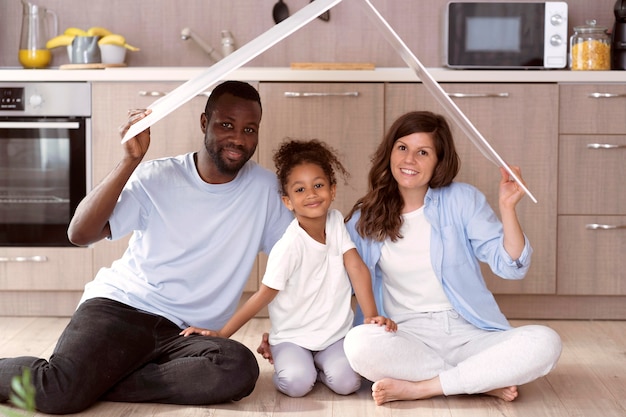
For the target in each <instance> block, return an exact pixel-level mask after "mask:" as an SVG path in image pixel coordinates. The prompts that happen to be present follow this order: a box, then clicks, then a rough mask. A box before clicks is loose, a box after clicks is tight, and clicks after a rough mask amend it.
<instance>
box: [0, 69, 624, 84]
mask: <svg viewBox="0 0 626 417" xmlns="http://www.w3.org/2000/svg"><path fill="white" fill-rule="evenodd" d="M205 70H206V68H204V67H123V68H119V67H116V68H105V69H63V70H61V69H58V68H56V69H55V68H51V69H37V70H33V69H29V70H25V69H0V82H27V81H33V82H35V81H37V82H40V81H91V82H110V81H120V82H123V81H187V80H189V79H191V78H193V77H195V76H196V75H198V74H200V73H202V72H203V71H205ZM428 71H429V73H430V74H431V75H432V76H433V78H434V79H435V80H437V81H438V82H491V83H493V82H561V83H570V82H571V83H579V82H585V83H598V82H626V71H569V70H520V71H518V70H457V69H446V68H428ZM226 78H228V79H234V80H241V81H285V82H289V81H294V82H297V81H302V82H307V81H309V82H415V81H419V78H418V77H417V75H416V74H415V72H413V70H411V69H410V68H377V69H375V70H292V69H290V68H288V67H256V68H253V67H243V68H239V69H237V70H235V71H233V72H232V73H230V74H229V75H228V76H227V77H226Z"/></svg>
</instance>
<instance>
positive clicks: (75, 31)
mask: <svg viewBox="0 0 626 417" xmlns="http://www.w3.org/2000/svg"><path fill="white" fill-rule="evenodd" d="M63 34H64V35H69V36H88V35H87V32H85V31H84V30H82V29H79V28H74V27H72V28H67V29H65V32H63Z"/></svg>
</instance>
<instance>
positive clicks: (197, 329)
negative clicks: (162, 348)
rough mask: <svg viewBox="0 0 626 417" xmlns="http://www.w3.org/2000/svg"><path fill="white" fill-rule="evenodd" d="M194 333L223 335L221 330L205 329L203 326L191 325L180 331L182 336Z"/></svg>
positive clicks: (214, 335)
mask: <svg viewBox="0 0 626 417" xmlns="http://www.w3.org/2000/svg"><path fill="white" fill-rule="evenodd" d="M192 334H199V335H201V336H213V337H222V336H221V335H220V333H219V332H216V331H213V330H209V329H203V328H201V327H195V326H189V327H187V328H186V329H185V330H183V331H182V332H180V333H179V335H180V336H183V337H187V336H190V335H192Z"/></svg>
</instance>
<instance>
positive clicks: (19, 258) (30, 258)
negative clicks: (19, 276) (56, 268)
mask: <svg viewBox="0 0 626 417" xmlns="http://www.w3.org/2000/svg"><path fill="white" fill-rule="evenodd" d="M0 262H48V257H47V256H43V255H35V256H13V257H10V258H9V257H0Z"/></svg>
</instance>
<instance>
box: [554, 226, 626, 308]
mask: <svg viewBox="0 0 626 417" xmlns="http://www.w3.org/2000/svg"><path fill="white" fill-rule="evenodd" d="M625 253H626V216H559V251H558V271H559V281H558V282H559V285H558V294H559V295H612V296H615V295H626V260H625V258H624V254H625Z"/></svg>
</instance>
